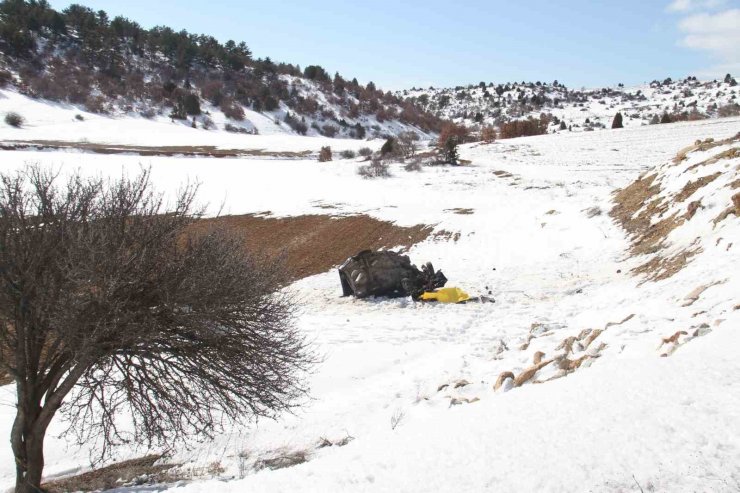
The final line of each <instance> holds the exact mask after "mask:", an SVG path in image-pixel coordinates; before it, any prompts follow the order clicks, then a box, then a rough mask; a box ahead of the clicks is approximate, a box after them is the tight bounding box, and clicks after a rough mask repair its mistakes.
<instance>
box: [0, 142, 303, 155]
mask: <svg viewBox="0 0 740 493" xmlns="http://www.w3.org/2000/svg"><path fill="white" fill-rule="evenodd" d="M0 149H2V150H4V151H18V150H49V149H50V150H59V149H75V150H79V151H83V152H92V153H95V154H138V155H139V156H189V157H215V158H233V157H250V156H252V157H279V158H296V159H297V158H306V157H308V156H310V155H311V151H299V152H293V151H265V150H264V149H220V148H218V147H216V146H210V145H199V146H197V145H194V146H134V145H117V144H98V143H90V142H69V141H63V140H29V141H23V142H3V143H0Z"/></svg>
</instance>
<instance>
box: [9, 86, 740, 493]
mask: <svg viewBox="0 0 740 493" xmlns="http://www.w3.org/2000/svg"><path fill="white" fill-rule="evenodd" d="M6 96H7V94H6ZM8 97H10V96H8ZM0 110H2V107H0ZM52 111H56V109H55V108H49V114H50V115H51V112H52ZM26 112H27V113H29V111H28V110H27V111H26ZM30 119H31V118H30V117H29V123H30ZM106 121H107V120H106ZM111 121H112V122H113V123H105V122H103V121H101V122H99V125H100V127H99V128H100V129H101V130H100V133H98V134H95V133H94V132H95V131H96V125H94V124H93V123H92V122H93V120H92V119H91V120H85V122H80V123H72V122H70V123H68V124H67V125H68V126H70V127H74V126H76V125H83V124H84V123H87V122H90V125H89V126H87V127H84V128H86V129H87V130H85V131H86V132H90V133H89V135H90V136H91V137H88V139H89V140H90V142H95V140H94V139H98V138H99V139H101V141H106V142H109V141H113V142H117V143H121V142H125V143H132V144H140V145H141V144H144V145H157V144H155V141H156V136H155V132H159V131H160V130H159V129H160V127H159V126H157V127H154V125H162V127H161V128H165V127H166V125H168V124H167V123H151V122H148V121H146V120H128V119H120V120H113V119H111ZM104 125H109V126H107V127H105V129H106V130H102V129H103V126H104ZM45 128H46V130H44V127H43V126H42V125H41V124H39V126H38V127H36V128H33V127H32V125H30V124H29V127H28V128H24V129H20V130H16V129H9V128H2V130H0V139H3V140H22V139H31V138H34V139H60V138H62V136H61V135H59V134H57V129H60V128H61V127H58V126H55V125H54V124H50V125H49V126H48V127H45ZM80 128H83V127H80ZM114 128H119V129H120V130H118V131H115V132H114V131H112V129H114ZM188 130H189V129H185V128H180V127H178V128H177V130H176V131H174V130H173V133H172V134H171V135H170V134H169V133H168V131H166V130H161V132H162V135H163V138H164V139H166V144H168V145H183V144H188V143H192V141H191V140H185V141H184V142H183V141H181V140H180V139H181V136H183V137H182V138H187V137H184V135H185V134H184V133H180V132H187V131H188ZM60 131H61V130H60ZM738 131H740V118H734V119H720V120H705V121H699V122H691V123H680V124H671V125H656V126H645V127H637V126H633V127H631V128H626V129H622V130H619V131H608V132H606V131H605V132H592V133H579V134H559V135H546V136H540V137H529V138H521V139H513V140H508V141H505V142H500V143H494V144H490V145H480V144H471V145H467V146H465V147H464V148H463V150H462V157H463V158H465V159H469V160H471V161H472V164H471V165H468V166H461V167H427V168H424V169H423V171H421V172H406V171H404V170H403V166H402V165H400V164H399V165H394V166H392V173H393V176H392V177H391V178H388V179H379V180H363V179H362V178H360V177H359V176H358V175H357V174H356V169H357V167H358V166H359V163H356V162H354V161H351V160H342V161H334V162H332V163H318V162H316V161H313V160H285V161H282V160H260V159H209V158H182V157H156V158H150V157H140V156H134V155H116V156H101V155H96V154H85V153H80V152H56V151H54V152H52V151H49V152H31V151H2V152H1V154H2V168H1V169H2V170H3V171H8V170H11V169H16V168H18V167H21V166H23V165H24V163H28V162H41V163H43V164H48V165H52V166H58V167H62V169H73V168H77V167H79V168H81V169H82V170H84V171H85V172H90V173H102V174H109V175H112V176H120V174H121V172H122V169H123V170H125V171H128V172H135V171H136V170H137V169H138V168H139V167H140V166H151V168H152V176H153V178H154V181H155V183H156V184H157V185H158V186H159V187H160V188H161V189H163V190H168V191H170V190H172V191H174V189H175V188H176V187H177V186H178V185H179V184H181V183H182V182H183V181H185V180H187V179H190V180H193V179H197V180H199V181H200V182H201V183H202V186H201V199H202V200H205V201H208V202H210V203H211V204H212V206H213V207H214V210H215V209H217V208H218V207H220V206H221V204H222V203H224V204H225V209H226V212H227V213H233V214H236V213H248V212H261V211H271V213H272V214H274V215H276V216H285V215H300V214H307V213H322V211H323V212H325V210H323V209H322V208H320V207H319V206H320V205H326V204H331V205H334V206H336V207H337V209H336V210H337V211H339V213H343V214H351V213H360V212H362V213H366V214H369V215H372V216H374V217H377V218H380V219H387V220H393V221H396V222H398V223H399V224H402V225H411V224H420V223H425V224H431V225H434V227H435V233H436V234H435V235H433V236H432V237H430V238H429V239H428V240H427V241H425V242H423V243H421V244H418V245H416V246H415V247H413V248H412V249H411V250H410V252H409V254H410V256H411V258H412V260H413V261H414V262H416V263H417V264H420V263H422V262H426V261H432V262H433V263H434V265H435V267H436V268H439V269H442V270H443V271H444V273H445V274H446V276H447V277H448V278H449V279H450V282H449V284H448V285H451V286H459V287H461V288H463V289H465V290H466V291H468V292H470V293H471V294H473V295H476V294H488V293H489V292H490V293H491V295H492V296H493V297H494V298H495V299H496V303H484V304H482V303H469V304H465V305H434V304H418V303H413V302H411V301H410V300H382V299H380V300H371V301H360V300H355V299H351V298H341V297H340V295H341V289H340V286H339V279H338V276H337V274H336V272H335V271H331V272H327V273H324V274H320V275H316V276H313V277H310V278H306V279H303V280H301V281H298V282H296V283H295V284H294V285H292V286H291V287H290V288H289V289H291V290H293V291H295V292H296V293H297V295H298V296H299V297H300V298H301V299H302V300H303V306H302V308H301V314H300V317H299V320H298V323H299V325H300V327H301V329H302V330H303V331H305V333H306V334H307V336H308V337H309V338H311V339H312V340H314V341H315V348H316V349H317V351H318V352H320V353H321V354H322V355H324V356H325V360H324V362H323V363H321V364H320V366H318V367H317V368H316V372H315V374H314V375H313V376H312V377H311V388H312V391H311V400H308V401H306V402H305V406H304V407H303V408H302V409H301V410H299V411H298V412H297V413H296V414H295V415H291V416H284V417H283V418H282V419H280V420H279V421H276V422H273V421H261V422H259V423H258V424H255V425H254V426H252V427H250V428H248V429H234V430H232V432H231V433H229V434H227V435H224V436H220V437H217V438H216V439H215V440H213V441H209V442H207V443H195V442H194V443H192V444H190V447H188V448H185V447H183V448H182V449H178V451H177V452H176V453H175V454H174V456H173V457H172V458H171V460H172V461H173V462H178V463H183V466H182V470H183V471H185V472H186V473H188V471H189V473H190V474H192V476H193V477H194V480H193V481H192V482H188V483H186V484H182V483H180V484H177V485H170V486H166V485H165V486H161V487H155V488H153V490H160V489H167V488H170V489H174V490H175V491H182V492H183V493H191V492H210V491H216V490H217V491H227V492H242V491H260V492H261V491H265V492H278V491H285V492H288V491H296V490H300V491H316V492H324V491H393V492H397V491H639V490H640V488H642V489H643V490H644V491H737V490H738V489H740V380H739V379H738V378H737V377H736V376H737V375H738V372H740V359H738V356H737V352H738V350H740V332H739V331H738V329H739V328H740V323H739V322H740V310H738V309H736V308H737V305H738V303H740V300H739V299H738V296H737V294H738V293H739V292H740V286H739V285H738V284H739V283H740V267H738V266H740V262H739V261H740V258H739V254H738V251H739V250H738V247H740V219H739V218H738V217H737V216H735V215H730V216H729V217H728V218H727V219H725V220H724V221H722V222H720V223H718V225H717V226H716V227H713V228H708V227H706V224H707V222H708V221H710V220H711V219H712V218H715V217H716V216H717V215H719V214H720V212H722V210H723V209H724V208H725V207H726V206H727V204H725V202H726V200H727V199H728V196H727V192H726V188H722V189H720V188H718V185H717V186H716V187H715V188H711V187H710V188H707V189H706V190H703V191H701V192H697V193H702V194H703V195H702V196H701V200H702V205H703V206H704V209H701V210H699V211H698V212H697V213H696V216H695V219H696V220H697V221H701V222H700V223H699V222H697V223H692V221H693V219H692V221H688V222H686V224H685V225H684V226H682V227H681V228H678V229H676V230H675V231H674V233H673V234H672V235H671V236H670V237H669V238H668V243H669V245H668V247H667V248H668V250H670V249H671V248H681V247H685V246H687V245H690V244H691V242H692V241H693V239H694V236H700V237H701V240H700V241H701V246H702V247H703V248H704V251H703V252H701V253H700V254H697V255H696V256H695V257H694V258H693V261H692V262H691V263H689V264H688V265H687V266H686V267H685V268H684V269H683V270H681V271H680V272H678V273H677V274H676V275H674V276H672V277H670V278H668V279H665V280H662V281H658V282H643V281H645V279H644V277H640V276H637V277H636V276H633V275H632V274H631V273H630V270H631V269H632V268H634V267H637V266H639V265H641V264H643V263H644V262H645V261H646V260H647V257H641V258H640V257H637V258H636V257H631V256H630V255H629V252H628V251H629V248H630V242H629V239H628V238H627V237H626V234H625V232H624V231H623V230H622V229H621V228H620V227H619V226H618V225H617V224H615V223H614V222H613V221H612V219H611V218H610V217H609V215H608V211H609V210H610V209H611V208H612V206H613V203H612V199H613V196H612V194H613V192H614V191H615V190H616V189H618V188H622V187H624V186H626V185H628V184H629V183H631V182H632V181H633V180H635V179H636V178H637V177H638V175H640V174H641V173H643V172H645V171H647V170H649V169H650V168H652V167H655V166H659V165H663V164H664V163H668V162H670V161H671V159H673V158H674V156H675V155H676V154H677V153H678V151H679V150H680V149H682V148H685V147H686V146H689V145H691V144H693V143H694V141H695V140H697V139H705V138H708V137H712V138H714V139H721V138H727V137H731V136H733V135H735V134H737V133H738ZM29 134H31V135H34V137H28V135H29ZM65 135H68V137H65V138H70V139H72V138H75V136H76V135H78V134H75V133H74V131H72V130H69V134H65ZM79 135H80V136H82V135H83V133H80V134H79ZM188 135H190V134H188ZM192 135H196V134H192ZM197 135H198V139H203V140H202V141H201V140H198V141H197V143H198V144H213V145H219V146H233V145H237V144H232V143H230V142H229V143H226V142H222V141H221V140H220V139H222V137H221V136H218V137H216V134H215V133H213V134H211V133H206V132H204V131H203V132H200V131H199V132H198V134H197ZM211 135H214V137H213V140H209V139H210V138H211V137H210V136H211ZM201 136H202V137H201ZM223 138H226V137H223ZM229 138H231V136H229ZM233 138H238V139H240V142H250V140H249V139H255V140H254V141H252V142H254V144H239V145H240V147H246V148H252V147H254V148H264V149H268V150H274V149H276V148H279V149H280V150H283V149H300V150H302V149H317V148H318V146H320V145H325V144H323V141H322V140H321V139H312V138H300V137H294V136H280V137H277V136H276V137H275V140H274V141H273V140H271V139H272V137H271V136H270V139H268V136H238V137H233ZM193 139H195V137H193ZM241 139H244V140H243V141H242V140H241ZM257 139H259V140H257ZM342 142H344V141H342ZM347 142H351V141H347ZM161 144H162V143H161V142H160V143H159V145H161ZM332 144H334V145H335V146H336V145H337V141H336V140H335V141H332ZM273 146H275V147H274V148H273ZM735 146H737V145H735ZM730 147H731V146H730ZM725 148H727V146H726V147H725ZM725 148H722V149H725ZM722 149H718V150H722ZM715 150H717V149H715ZM707 152H709V155H711V152H714V151H711V152H710V151H707ZM700 154H701V153H700ZM700 154H697V155H689V158H688V160H687V161H686V162H685V163H683V164H682V166H685V167H689V166H690V165H691V164H693V163H695V162H699V161H700V160H701V159H703V158H706V157H707V156H704V155H703V154H701V155H700ZM739 165H740V159H738V158H737V157H734V158H732V159H725V160H723V161H722V162H721V163H720V164H719V165H717V166H716V169H717V170H720V171H722V172H727V173H732V172H733V171H734V172H735V173H737V170H738V166H739ZM712 166H715V165H712ZM676 169H677V168H676ZM711 171H712V172H715V168H712V169H711ZM686 173H687V175H685V176H694V175H692V174H691V173H690V172H689V171H687V172H686ZM698 173H700V174H699V175H698V176H703V174H704V171H703V170H701V169H700V170H699V172H698ZM665 176H666V177H671V176H673V175H671V171H670V170H666V171H665ZM682 176H683V175H682ZM685 176H684V177H685ZM673 179H676V180H679V179H683V178H682V177H679V176H674V177H673ZM717 183H718V184H719V183H722V184H723V186H724V185H727V183H726V181H718V182H717ZM665 185H666V186H668V185H669V184H665ZM677 186H678V185H677ZM678 187H679V188H680V186H678ZM666 193H668V192H666ZM693 199H694V198H693V197H692V198H690V199H689V200H688V201H687V203H688V202H689V201H691V200H693ZM460 212H466V213H464V214H461V213H460ZM669 212H670V211H669ZM694 224H701V225H702V226H701V227H695V226H694ZM692 232H693V233H696V234H695V235H694V236H692ZM711 245H715V246H714V247H712V246H711ZM714 282H719V284H715V285H712V286H711V287H709V288H707V289H706V290H705V291H702V292H701V293H700V294H699V295H698V297H697V299H695V300H693V301H692V302H691V304H688V301H687V300H686V297H687V295H689V294H690V293H692V291H695V290H696V288H698V287H701V286H704V285H707V284H712V283H714ZM684 305H685V306H684ZM589 329H590V332H589V331H588V330H589ZM597 330H603V332H601V333H600V332H597ZM678 331H686V332H687V334H686V335H682V336H681V337H679V338H678V342H679V343H680V345H678V346H676V347H675V348H674V347H673V346H674V344H673V343H669V345H665V344H661V343H662V342H663V338H667V337H669V336H671V335H673V334H675V333H676V332H678ZM694 332H697V335H701V337H695V338H693V339H690V337H689V336H690V335H693V333H694ZM570 337H572V338H573V339H570V347H571V348H572V351H570V352H568V353H567V354H566V353H565V349H564V348H563V342H564V341H567V340H568V338H570ZM689 339H690V340H689ZM674 349H675V350H674ZM537 352H543V353H544V356H541V357H542V359H543V361H548V360H550V359H552V358H556V357H561V358H560V359H559V360H558V361H554V362H551V363H550V364H548V365H546V366H543V367H542V368H541V369H540V370H539V371H538V372H537V373H536V375H535V376H534V377H533V378H532V379H531V380H529V381H527V382H525V383H524V384H523V385H522V386H521V387H517V388H512V389H510V390H508V391H506V390H507V389H509V388H510V387H511V384H512V382H511V380H505V381H504V383H503V385H502V387H501V388H500V389H499V390H497V391H496V390H494V385H495V383H496V381H497V379H498V378H499V375H501V374H502V373H503V372H507V371H510V372H513V374H514V375H520V374H521V373H522V372H523V371H524V370H526V369H528V368H531V367H532V366H533V361H534V358H536V357H537V355H536V353H537ZM662 354H668V356H666V357H661V355H662ZM563 357H564V358H566V359H567V360H568V361H571V363H572V368H573V369H574V371H573V372H572V373H569V374H568V375H567V376H565V377H563V378H555V379H553V380H551V381H547V382H545V380H548V379H550V378H553V377H561V376H562V375H563V372H562V371H561V370H560V368H559V366H560V365H561V364H562V363H563ZM576 360H580V361H579V362H578V364H580V368H576V367H577V364H576V363H575V361H576ZM568 361H566V362H565V363H568ZM535 382H541V383H535ZM13 403H14V398H13V388H12V386H6V387H4V388H0V435H5V436H7V435H8V433H9V429H10V425H11V421H12V416H13V412H14V409H13ZM54 426H55V428H54V430H53V431H52V433H50V436H49V438H48V440H47V457H46V464H47V466H46V472H47V475H48V476H50V477H53V476H57V475H60V474H69V473H72V472H75V471H79V470H82V469H84V468H85V467H86V465H87V464H88V462H87V461H88V457H89V451H90V447H92V444H90V445H89V446H85V447H83V448H81V449H80V448H78V447H75V446H73V445H70V444H68V443H67V442H65V441H64V440H63V439H58V438H55V437H56V435H57V434H58V432H59V431H60V430H61V429H62V428H63V426H62V424H61V423H56V424H55V425H54ZM347 437H353V439H352V440H351V441H349V443H347V444H346V445H345V446H337V445H335V446H328V447H318V445H319V444H320V442H321V441H322V439H327V440H329V441H330V442H332V443H336V442H338V441H341V440H342V439H346V438H347ZM301 451H303V452H305V453H306V454H307V457H308V459H309V460H308V461H307V462H306V463H304V464H300V465H297V466H294V467H290V468H286V469H281V470H276V471H272V470H268V469H264V470H261V471H255V467H254V465H255V464H256V463H257V462H258V461H259V460H261V459H265V458H270V457H274V456H276V455H283V454H288V453H290V452H301ZM144 453H146V451H145V450H141V449H121V450H119V451H118V456H119V458H121V459H125V458H132V457H137V456H141V455H144ZM214 462H218V463H220V465H221V466H222V467H223V468H224V472H223V473H219V474H218V475H217V477H211V476H212V475H210V474H209V473H207V472H206V471H207V470H208V469H209V468H208V466H209V465H210V464H212V463H214ZM13 474H14V468H13V461H12V455H11V454H10V448H9V447H3V448H0V488H2V487H5V486H10V485H11V484H12V481H13ZM130 490H133V491H137V488H130ZM142 491H152V488H151V487H147V489H145V490H142Z"/></svg>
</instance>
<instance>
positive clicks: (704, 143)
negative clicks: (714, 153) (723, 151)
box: [673, 132, 740, 164]
mask: <svg viewBox="0 0 740 493" xmlns="http://www.w3.org/2000/svg"><path fill="white" fill-rule="evenodd" d="M739 140H740V132H738V133H737V134H735V135H734V136H733V137H729V138H727V139H721V140H714V139H712V138H708V139H704V140H697V141H696V142H694V145H692V146H688V147H685V148H683V149H681V150H680V151H679V152H678V154H676V157H674V158H673V164H679V163H681V162H683V161H684V160H685V159H686V157H687V156H688V155H689V153H691V152H695V151H708V150H710V149H713V148H715V147H719V146H723V145H728V144H732V143H734V142H737V141H739ZM715 162H716V161H715ZM700 164H701V163H700Z"/></svg>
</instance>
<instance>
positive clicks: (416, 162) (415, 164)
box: [403, 157, 421, 171]
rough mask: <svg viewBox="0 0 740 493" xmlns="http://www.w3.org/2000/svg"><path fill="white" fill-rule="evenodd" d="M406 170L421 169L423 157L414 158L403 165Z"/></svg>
mask: <svg viewBox="0 0 740 493" xmlns="http://www.w3.org/2000/svg"><path fill="white" fill-rule="evenodd" d="M403 169H405V170H406V171H421V159H419V158H418V157H417V158H414V159H412V160H411V161H409V162H408V163H406V164H405V165H404V167H403Z"/></svg>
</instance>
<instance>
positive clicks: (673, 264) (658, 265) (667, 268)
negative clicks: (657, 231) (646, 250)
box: [632, 247, 702, 281]
mask: <svg viewBox="0 0 740 493" xmlns="http://www.w3.org/2000/svg"><path fill="white" fill-rule="evenodd" d="M701 252H702V249H701V248H699V247H697V248H694V249H693V250H692V249H687V250H682V251H680V252H678V253H677V254H676V255H673V256H672V257H661V256H655V257H653V258H651V259H650V260H648V261H647V262H645V263H644V264H642V265H640V266H638V267H635V268H634V269H633V270H632V272H633V273H635V274H638V275H640V274H644V275H646V276H647V280H648V281H662V280H664V279H668V278H669V277H671V276H673V275H675V274H676V273H677V272H679V271H680V270H681V269H683V268H684V267H685V266H686V265H687V264H688V263H689V261H690V260H691V258H692V257H694V256H695V255H697V254H698V253H701Z"/></svg>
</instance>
